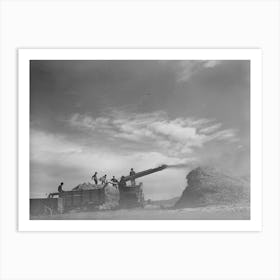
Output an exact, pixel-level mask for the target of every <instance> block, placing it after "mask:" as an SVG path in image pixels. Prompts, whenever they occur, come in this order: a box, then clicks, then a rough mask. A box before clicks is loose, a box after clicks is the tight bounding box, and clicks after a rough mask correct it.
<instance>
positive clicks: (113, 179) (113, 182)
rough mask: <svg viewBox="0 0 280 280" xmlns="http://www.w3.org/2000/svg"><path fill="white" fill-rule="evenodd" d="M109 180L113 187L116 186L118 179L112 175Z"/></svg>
mask: <svg viewBox="0 0 280 280" xmlns="http://www.w3.org/2000/svg"><path fill="white" fill-rule="evenodd" d="M111 182H112V184H113V186H114V187H116V186H117V185H118V182H119V181H118V180H117V179H116V178H115V176H113V178H112V179H111Z"/></svg>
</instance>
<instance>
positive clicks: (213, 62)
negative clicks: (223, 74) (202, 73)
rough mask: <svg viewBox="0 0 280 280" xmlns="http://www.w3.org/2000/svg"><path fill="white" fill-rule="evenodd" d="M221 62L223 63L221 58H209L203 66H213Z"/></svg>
mask: <svg viewBox="0 0 280 280" xmlns="http://www.w3.org/2000/svg"><path fill="white" fill-rule="evenodd" d="M221 63H222V61H221V60H208V61H206V62H204V63H203V67H204V68H213V67H215V66H217V65H219V64H221Z"/></svg>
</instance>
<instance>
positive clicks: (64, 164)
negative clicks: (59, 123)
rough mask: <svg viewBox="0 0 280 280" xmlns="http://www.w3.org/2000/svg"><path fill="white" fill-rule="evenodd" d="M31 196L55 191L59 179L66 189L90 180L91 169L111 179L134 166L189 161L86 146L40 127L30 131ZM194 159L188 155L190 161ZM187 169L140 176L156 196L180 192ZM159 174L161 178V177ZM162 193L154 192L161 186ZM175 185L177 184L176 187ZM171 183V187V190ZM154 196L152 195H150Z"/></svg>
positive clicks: (153, 154) (123, 173)
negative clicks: (41, 129)
mask: <svg viewBox="0 0 280 280" xmlns="http://www.w3.org/2000/svg"><path fill="white" fill-rule="evenodd" d="M30 159H31V188H30V190H31V197H43V196H45V194H46V193H49V192H53V191H56V188H57V185H58V184H59V182H61V181H63V182H64V185H65V189H66V190H70V189H72V188H73V187H75V186H76V185H78V184H80V183H83V182H87V181H90V178H91V175H92V172H94V171H95V170H96V171H98V174H99V176H102V175H104V174H107V176H108V177H109V178H111V176H113V175H115V176H117V177H118V178H119V177H120V176H121V175H128V172H129V170H130V168H131V167H133V168H134V169H135V170H136V171H141V170H145V169H148V168H152V167H155V166H158V165H161V164H163V163H169V164H179V163H183V162H184V163H185V162H186V160H185V159H184V160H183V159H179V158H176V157H172V156H168V155H165V154H163V153H160V152H156V151H149V152H147V151H146V152H137V151H136V152H132V153H123V152H121V151H119V149H118V148H116V149H115V151H112V150H111V149H110V148H107V149H106V148H103V147H100V146H96V145H93V146H90V147H89V146H87V145H83V144H81V143H79V142H77V140H75V141H73V140H72V139H71V140H69V138H67V137H65V136H64V135H61V134H52V133H47V132H43V131H39V130H35V129H32V130H31V157H30ZM191 160H192V159H191V158H189V159H188V161H191ZM184 172H185V170H184V171H177V170H174V171H172V172H167V173H161V174H160V175H153V176H149V177H145V178H141V181H143V182H145V185H144V186H147V189H145V193H146V194H147V195H148V197H151V196H152V194H153V195H154V196H155V197H157V198H161V197H162V198H164V195H166V194H169V196H171V197H172V196H175V195H179V194H180V192H181V190H180V188H181V186H182V183H183V182H184V177H185V174H184ZM158 176H160V177H158ZM158 178H161V179H162V178H164V179H163V180H160V181H161V183H160V192H159V193H158V192H157V191H155V189H156V188H157V187H159V186H158V185H159V181H158V180H159V179H158ZM173 184H174V186H173ZM170 186H172V188H171V189H170ZM150 195H151V196H150Z"/></svg>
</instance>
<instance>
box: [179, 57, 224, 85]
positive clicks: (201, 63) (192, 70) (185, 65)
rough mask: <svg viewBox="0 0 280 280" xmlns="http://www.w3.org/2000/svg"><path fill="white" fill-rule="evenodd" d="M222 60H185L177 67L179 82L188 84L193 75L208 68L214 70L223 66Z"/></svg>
mask: <svg viewBox="0 0 280 280" xmlns="http://www.w3.org/2000/svg"><path fill="white" fill-rule="evenodd" d="M221 63H222V61H221V60H185V61H180V62H179V63H178V67H177V82H186V81H188V80H189V79H190V78H191V77H192V76H193V75H195V74H197V73H198V72H200V71H202V70H205V69H207V68H214V67H216V66H218V65H219V64H221Z"/></svg>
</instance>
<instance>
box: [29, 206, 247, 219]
mask: <svg viewBox="0 0 280 280" xmlns="http://www.w3.org/2000/svg"><path fill="white" fill-rule="evenodd" d="M31 219H32V220H249V219H250V207H248V206H218V207H217V206H208V207H197V208H184V209H150V208H149V209H119V210H106V211H91V212H76V213H75V212H72V213H65V214H57V215H53V216H34V217H31Z"/></svg>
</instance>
